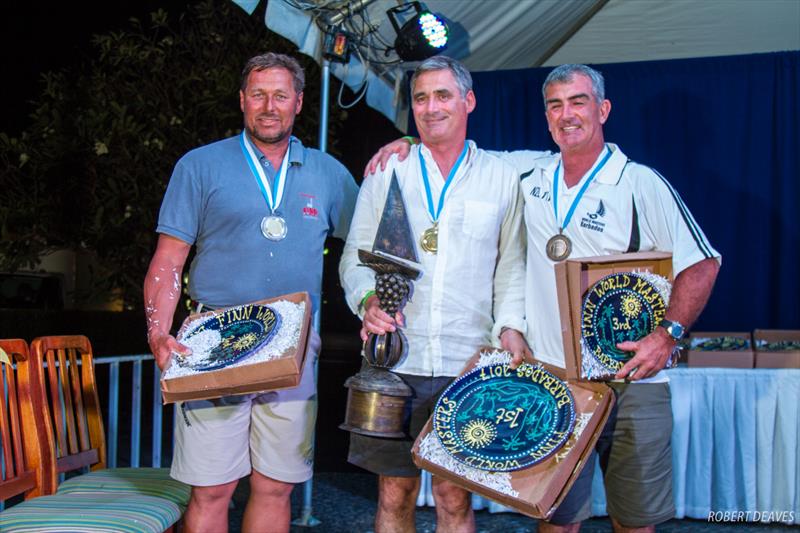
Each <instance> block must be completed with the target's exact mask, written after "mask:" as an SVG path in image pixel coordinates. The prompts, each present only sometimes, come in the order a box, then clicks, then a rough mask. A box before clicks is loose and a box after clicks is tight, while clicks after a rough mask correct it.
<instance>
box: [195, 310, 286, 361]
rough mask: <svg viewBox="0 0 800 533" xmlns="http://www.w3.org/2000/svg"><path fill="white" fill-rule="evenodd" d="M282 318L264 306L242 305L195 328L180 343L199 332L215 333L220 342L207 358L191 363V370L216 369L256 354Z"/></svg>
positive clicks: (272, 334) (214, 316)
mask: <svg viewBox="0 0 800 533" xmlns="http://www.w3.org/2000/svg"><path fill="white" fill-rule="evenodd" d="M280 324H281V317H280V315H279V314H278V313H276V312H275V310H274V309H273V308H272V307H269V306H267V305H243V306H240V307H233V308H231V309H228V310H226V311H224V312H221V313H218V314H215V315H213V316H211V317H209V318H207V319H205V320H204V321H203V322H201V323H200V324H199V325H198V326H197V327H196V328H194V329H192V330H191V331H190V332H189V333H188V334H187V335H185V336H184V337H183V340H189V339H191V338H192V337H193V336H195V335H197V334H198V333H200V332H202V331H207V330H216V331H218V332H219V334H220V338H221V341H220V343H219V344H217V345H216V346H214V347H213V348H212V349H211V350H210V351H209V354H208V356H207V357H204V358H203V359H201V360H200V361H197V362H193V363H192V364H191V365H190V367H191V368H192V369H194V370H199V371H205V370H217V369H219V368H224V367H226V366H228V365H230V364H233V363H235V362H237V361H241V360H243V359H246V358H248V357H250V356H252V355H254V354H255V353H257V352H258V351H259V350H260V349H261V348H262V347H264V346H266V344H267V343H269V341H270V340H271V339H272V337H273V336H274V335H275V332H276V331H277V330H278V329H279V328H280Z"/></svg>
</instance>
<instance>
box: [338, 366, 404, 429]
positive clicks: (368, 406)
mask: <svg viewBox="0 0 800 533" xmlns="http://www.w3.org/2000/svg"><path fill="white" fill-rule="evenodd" d="M344 386H345V387H347V389H348V392H347V411H346V412H345V420H344V423H343V424H341V425H340V426H339V428H340V429H344V430H346V431H350V432H352V433H358V434H360V435H367V436H369V437H384V438H402V437H405V436H407V435H406V432H405V431H404V430H403V418H404V414H405V408H406V403H407V401H408V398H410V397H411V389H410V388H409V386H408V385H406V384H405V383H404V382H403V380H402V379H401V378H400V377H399V376H397V375H395V374H392V373H391V372H389V371H388V370H385V369H382V368H374V367H367V368H365V369H363V370H362V371H361V372H359V373H358V374H356V375H355V376H351V377H349V378H348V379H347V381H346V382H345V384H344Z"/></svg>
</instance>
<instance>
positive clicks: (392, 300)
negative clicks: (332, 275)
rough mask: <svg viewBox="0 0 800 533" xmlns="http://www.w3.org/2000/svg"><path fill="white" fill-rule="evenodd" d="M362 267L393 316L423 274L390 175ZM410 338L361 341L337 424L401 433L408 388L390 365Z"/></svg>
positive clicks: (379, 433)
mask: <svg viewBox="0 0 800 533" xmlns="http://www.w3.org/2000/svg"><path fill="white" fill-rule="evenodd" d="M358 258H359V259H360V260H361V262H362V264H363V266H367V267H369V268H371V269H372V270H374V271H375V294H376V296H377V297H378V301H379V302H380V307H381V309H382V310H384V311H386V312H387V313H388V314H389V315H391V316H394V314H395V313H397V312H398V311H400V310H401V309H402V307H403V305H404V304H405V302H406V300H407V299H408V296H409V295H410V292H411V288H412V286H411V285H412V284H411V282H412V281H413V280H416V279H418V278H419V276H420V275H421V273H422V272H421V266H420V265H419V263H418V261H417V252H416V249H415V242H414V238H413V235H412V233H411V227H410V225H409V222H408V215H407V214H406V207H405V203H404V202H403V196H402V194H401V192H400V186H399V184H398V182H397V176H396V175H395V174H392V181H391V183H390V185H389V193H388V195H387V196H386V204H385V205H384V207H383V214H382V215H381V221H380V224H379V225H378V232H377V234H376V236H375V242H374V243H373V245H372V251H371V252H368V251H366V250H359V251H358ZM407 349H408V342H407V341H406V338H405V335H403V332H402V331H401V330H400V329H397V330H395V331H394V332H387V333H386V334H385V335H374V334H372V333H370V334H369V335H368V337H367V341H366V342H365V343H364V350H363V354H362V355H363V356H364V360H365V364H364V365H363V366H362V368H361V371H360V372H359V373H358V374H356V375H355V376H351V377H349V378H348V379H347V381H345V384H344V386H345V387H347V389H348V393H347V411H346V413H345V421H344V423H343V424H342V425H340V426H339V427H340V428H342V429H345V430H347V431H352V432H353V433H360V434H362V435H369V436H372V437H395V438H399V437H403V436H404V435H405V433H404V431H403V414H404V411H405V406H406V401H407V399H408V398H409V397H410V396H411V389H410V388H409V387H408V385H406V384H405V383H404V382H403V380H402V379H401V378H400V377H399V376H397V375H395V374H393V373H392V372H391V369H392V368H393V367H394V366H395V365H397V364H398V363H399V362H400V361H401V360H402V359H403V358H404V357H405V355H406V353H407Z"/></svg>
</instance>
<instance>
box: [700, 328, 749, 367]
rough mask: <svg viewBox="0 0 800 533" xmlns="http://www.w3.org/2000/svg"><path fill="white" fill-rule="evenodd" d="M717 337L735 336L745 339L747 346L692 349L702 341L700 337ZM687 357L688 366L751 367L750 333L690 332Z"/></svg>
mask: <svg viewBox="0 0 800 533" xmlns="http://www.w3.org/2000/svg"><path fill="white" fill-rule="evenodd" d="M717 337H736V338H740V339H745V340H746V341H747V343H748V348H747V349H746V350H714V351H710V350H696V349H694V347H695V346H696V345H697V343H698V342H702V339H714V338H717ZM687 359H688V361H687V362H688V364H689V367H690V368H702V367H721V368H753V361H754V359H755V356H754V353H753V342H752V339H751V338H750V333H743V332H724V331H712V332H703V331H697V332H692V333H691V334H690V335H689V355H688V358H687Z"/></svg>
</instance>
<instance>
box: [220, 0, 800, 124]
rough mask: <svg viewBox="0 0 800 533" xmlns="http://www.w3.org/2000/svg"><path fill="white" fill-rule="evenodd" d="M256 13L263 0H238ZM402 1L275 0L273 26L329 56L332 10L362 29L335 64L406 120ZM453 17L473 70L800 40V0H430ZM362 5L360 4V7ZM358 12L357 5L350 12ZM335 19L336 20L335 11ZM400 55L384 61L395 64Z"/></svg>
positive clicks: (454, 35) (752, 48)
mask: <svg viewBox="0 0 800 533" xmlns="http://www.w3.org/2000/svg"><path fill="white" fill-rule="evenodd" d="M234 1H235V2H236V3H237V4H239V5H240V6H241V7H242V8H243V9H245V10H247V11H249V12H252V11H253V10H254V9H255V7H256V6H257V5H258V2H259V0H234ZM400 3H404V2H398V1H395V0H347V1H331V0H314V1H310V0H269V3H268V4H267V12H266V25H267V26H268V27H269V28H270V29H271V30H273V31H275V32H276V33H279V34H280V35H283V36H284V37H286V38H288V39H289V40H291V41H292V42H294V43H295V44H297V46H298V47H299V48H300V51H301V52H303V53H305V54H308V55H310V56H312V57H314V58H315V59H317V60H318V61H320V62H321V61H322V53H321V52H322V38H323V33H324V29H325V28H326V27H327V23H328V21H330V20H331V17H337V18H338V19H339V21H341V23H342V24H343V26H344V29H345V30H348V31H350V32H352V33H355V34H356V35H361V36H363V37H362V39H361V42H362V46H359V50H358V53H357V54H353V55H352V57H351V60H350V63H349V64H348V65H346V66H345V65H341V64H334V65H332V68H331V70H332V72H333V74H334V75H336V76H337V77H339V78H340V79H343V80H344V81H345V83H347V85H348V86H350V87H351V88H352V89H353V90H354V91H358V90H359V89H361V88H362V86H363V84H364V82H365V80H366V84H367V86H366V98H367V103H368V104H369V105H370V106H372V107H374V108H376V109H378V110H379V111H381V112H382V113H383V114H384V115H386V116H387V117H388V118H389V119H390V120H392V121H394V122H395V123H396V124H397V125H398V127H400V128H401V129H405V124H404V121H405V119H406V113H405V104H404V100H405V98H404V96H405V95H400V94H399V88H400V87H401V84H400V81H401V80H402V77H403V73H404V72H405V71H406V70H409V69H410V68H413V66H414V64H413V63H398V62H396V61H397V59H398V58H397V56H396V54H394V52H390V53H389V54H388V55H387V54H386V53H385V52H384V50H382V49H379V48H383V45H382V44H380V43H381V41H383V42H385V43H389V44H391V43H393V42H394V39H395V36H396V34H395V30H394V28H393V27H392V24H391V22H390V21H389V18H388V16H387V15H386V11H387V9H389V8H392V7H394V6H397V5H398V4H400ZM424 4H425V5H426V6H427V7H428V9H429V10H431V11H433V12H435V13H437V14H441V15H442V16H444V17H445V18H446V19H447V20H448V22H449V23H450V28H451V40H450V43H449V44H448V48H447V50H446V52H445V53H446V54H447V55H450V56H452V57H455V58H458V59H460V60H461V61H462V62H463V63H464V64H465V65H466V66H467V67H468V68H469V69H470V70H472V71H483V70H496V69H517V68H529V67H538V66H548V65H557V64H561V63H613V62H626V61H644V60H657V59H674V58H689V57H711V56H722V55H737V54H751V53H760V52H776V51H783V50H798V49H800V0H671V1H668V2H665V1H662V0H427V1H426V2H424ZM362 7H363V9H362V10H360V11H359V8H362ZM354 11H355V12H356V13H353V12H354ZM334 20H335V19H334ZM391 62H394V63H393V64H385V63H391Z"/></svg>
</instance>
